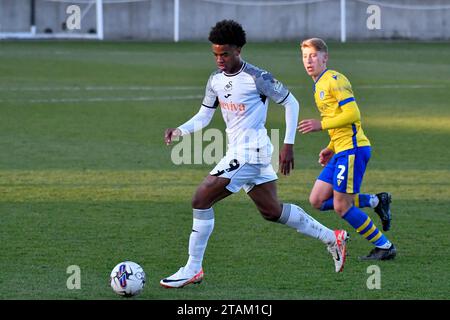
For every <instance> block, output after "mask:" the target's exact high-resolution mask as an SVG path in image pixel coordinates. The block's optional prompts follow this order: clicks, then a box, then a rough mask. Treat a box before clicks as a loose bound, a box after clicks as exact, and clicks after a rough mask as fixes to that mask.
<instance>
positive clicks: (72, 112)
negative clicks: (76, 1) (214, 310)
mask: <svg viewBox="0 0 450 320" xmlns="http://www.w3.org/2000/svg"><path fill="white" fill-rule="evenodd" d="M449 49H450V45H449V44H438V43H436V44H435V43H422V44H418V43H357V44H345V45H341V44H337V43H331V44H330V54H331V57H330V62H329V67H330V68H332V69H336V70H338V71H341V72H343V73H344V74H346V75H347V77H349V79H350V81H351V82H352V84H353V87H354V90H355V96H356V99H357V101H358V103H359V106H360V109H361V112H362V117H363V118H362V120H363V127H364V129H365V132H366V134H367V135H368V137H369V139H370V140H371V142H372V145H373V153H372V159H371V161H370V164H369V167H368V170H367V173H366V177H365V180H364V184H363V191H365V192H369V193H375V192H380V191H390V192H391V193H392V194H393V204H392V211H393V219H394V220H393V225H392V230H391V231H389V232H387V233H386V235H387V236H388V237H389V238H390V239H391V240H392V241H393V242H394V243H395V244H396V246H397V248H398V256H397V258H396V260H395V261H389V262H377V263H370V262H369V263H368V262H359V261H358V260H357V257H358V256H360V255H365V254H367V253H368V252H369V250H370V249H371V245H369V243H368V242H367V241H366V240H364V239H363V238H362V237H361V236H359V235H358V234H356V232H355V231H354V230H352V228H351V227H350V226H348V225H347V224H346V223H345V221H343V220H341V219H339V218H338V217H337V215H336V214H334V213H332V212H327V213H321V212H318V211H317V210H314V209H312V208H311V206H310V205H309V203H308V195H309V191H310V189H311V187H312V185H313V183H314V180H315V178H316V176H317V175H318V173H319V171H320V167H319V166H318V164H317V155H318V152H319V151H320V149H321V148H322V147H324V146H326V144H327V142H328V137H327V135H326V134H325V133H321V134H320V133H316V134H310V135H306V136H301V135H298V136H297V141H296V146H295V155H296V159H295V161H296V162H295V170H294V172H293V173H292V174H291V176H290V177H287V178H286V177H281V176H280V179H279V186H278V193H279V197H280V199H282V201H286V202H294V203H298V204H299V205H301V206H302V207H304V208H305V209H306V210H307V211H308V212H310V213H311V215H312V216H314V217H315V218H317V219H318V220H320V221H321V222H322V223H324V224H326V225H327V226H330V227H333V228H346V229H347V230H349V231H350V234H351V236H352V238H351V242H350V243H349V256H348V260H347V263H346V266H345V270H344V273H342V274H336V273H334V265H333V261H332V259H331V256H330V255H329V254H328V253H327V252H326V249H325V246H324V245H323V244H322V243H320V242H319V241H316V240H313V239H310V238H306V237H305V236H302V235H300V234H298V233H297V232H295V231H294V230H292V229H290V228H287V227H285V226H282V225H279V224H274V223H269V222H266V221H265V220H263V219H262V218H261V217H260V216H259V214H258V213H257V211H256V209H255V206H254V205H253V203H252V202H251V201H250V199H248V197H247V196H246V195H245V194H244V193H243V192H241V193H239V194H238V195H235V196H232V197H229V198H227V199H225V200H223V201H222V202H220V203H219V204H217V205H216V206H215V212H216V226H215V230H214V232H213V234H212V236H211V238H210V241H209V245H208V249H207V251H206V255H205V260H204V269H205V280H204V282H203V283H202V284H201V285H199V286H189V287H186V288H184V289H182V290H167V289H164V288H161V287H160V286H159V280H160V279H161V278H163V277H165V276H168V275H170V274H172V273H173V272H175V271H176V270H178V268H179V267H180V266H182V265H183V264H184V263H185V262H186V259H187V245H188V238H189V234H190V230H191V226H192V212H191V208H190V200H191V196H192V194H193V192H194V191H195V189H196V186H197V185H198V184H199V183H200V182H201V181H202V179H203V177H204V176H205V175H207V173H208V172H209V170H210V169H211V167H212V166H211V165H205V164H204V165H181V166H176V165H174V164H173V163H172V161H171V158H170V154H171V148H170V147H166V146H165V145H164V143H163V131H164V129H165V128H166V127H171V126H176V125H179V124H181V123H182V122H184V121H185V120H187V119H188V118H189V117H190V116H191V115H193V114H194V113H195V112H196V111H197V110H198V108H199V105H200V102H201V98H202V95H203V92H204V86H205V84H206V81H207V79H208V76H209V74H210V72H211V71H212V70H214V68H215V65H214V60H213V56H212V54H211V52H210V47H209V44H207V43H197V44H192V43H181V44H150V43H108V42H105V43H94V42H90V43H81V42H2V43H0V57H1V60H2V63H1V65H0V92H1V96H0V214H1V223H0V237H1V243H2V254H1V259H0V268H1V270H2V273H1V274H0V283H1V284H2V287H3V288H4V290H2V291H1V293H0V298H1V299H121V298H120V297H118V296H115V295H114V293H113V292H112V291H111V289H110V287H109V279H108V278H109V273H110V271H111V269H112V268H113V267H114V266H115V265H116V264H117V263H118V262H120V261H121V260H125V259H129V260H132V261H135V262H137V263H139V264H141V266H143V268H144V270H145V271H146V273H147V284H146V287H145V289H144V291H143V293H142V294H141V295H140V296H138V297H136V299H447V298H448V293H449V292H450V279H449V273H448V265H449V256H450V252H449V247H450V243H449V242H450V241H449V236H448V232H449V225H450V224H449V222H450V212H449V207H450V200H449V199H450V170H449V165H448V158H449V155H450V152H449V148H448V143H449V139H450V111H449V109H448V101H449V99H450V93H449V92H450V79H449V78H448V77H446V76H445V75H448V74H450V56H449V55H448V54H446V52H448V51H449ZM243 58H244V59H246V60H248V61H249V62H250V63H253V64H256V65H258V66H260V67H262V68H265V69H267V70H269V71H271V72H272V73H273V74H274V75H275V76H276V77H277V78H278V79H279V80H281V81H282V82H283V83H285V84H286V85H287V86H288V87H289V88H291V91H292V92H293V93H294V94H295V95H296V97H297V98H298V99H299V100H300V102H301V113H300V117H301V118H302V119H304V118H311V117H315V118H317V117H318V112H317V110H316V108H315V106H314V104H313V96H312V90H311V87H312V82H311V80H310V79H309V78H308V77H307V76H306V74H305V72H304V70H303V67H302V66H301V64H300V60H299V52H298V45H297V44H296V43H276V44H248V45H247V46H246V47H245V48H244V50H243ZM210 127H216V128H219V129H223V128H224V124H223V120H222V119H221V115H220V112H216V114H215V116H214V119H213V122H212V123H211V124H210ZM267 127H268V128H269V129H271V128H280V127H281V128H283V129H282V130H281V132H280V140H282V139H283V136H284V110H283V109H282V107H280V106H277V105H275V104H274V103H271V106H270V107H269V114H268V121H267ZM206 144H207V143H205V145H206ZM365 211H366V212H368V213H369V215H370V216H371V217H372V218H373V220H374V222H375V223H376V224H377V226H379V227H381V223H380V222H379V219H378V217H377V216H376V215H375V214H373V211H372V210H365ZM372 264H376V265H378V266H379V267H380V269H381V289H380V290H369V289H368V288H367V286H366V282H367V279H368V277H369V276H370V275H371V274H368V273H367V267H368V266H370V265H372ZM70 265H78V266H80V268H81V289H80V290H68V289H67V287H66V281H67V278H68V277H69V276H70V274H67V273H66V268H67V267H68V266H70Z"/></svg>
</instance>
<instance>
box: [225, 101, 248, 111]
mask: <svg viewBox="0 0 450 320" xmlns="http://www.w3.org/2000/svg"><path fill="white" fill-rule="evenodd" d="M219 103H220V107H221V108H222V109H225V110H229V111H245V104H243V103H233V102H224V101H219Z"/></svg>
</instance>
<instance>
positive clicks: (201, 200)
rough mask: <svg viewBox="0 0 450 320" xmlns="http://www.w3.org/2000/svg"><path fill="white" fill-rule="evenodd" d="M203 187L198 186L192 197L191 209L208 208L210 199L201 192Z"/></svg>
mask: <svg viewBox="0 0 450 320" xmlns="http://www.w3.org/2000/svg"><path fill="white" fill-rule="evenodd" d="M203 189H204V188H203V187H200V188H199V189H198V190H197V192H196V193H195V195H194V196H193V197H192V201H191V205H192V208H193V209H208V208H211V206H212V201H211V200H210V199H209V198H208V197H207V196H206V193H205V192H203V191H204V190H203Z"/></svg>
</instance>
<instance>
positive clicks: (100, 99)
mask: <svg viewBox="0 0 450 320" xmlns="http://www.w3.org/2000/svg"><path fill="white" fill-rule="evenodd" d="M202 98H203V95H195V96H182V97H170V96H167V97H95V98H61V99H58V98H49V99H28V100H0V103H3V102H15V103H17V102H22V103H77V102H121V101H171V100H196V99H202Z"/></svg>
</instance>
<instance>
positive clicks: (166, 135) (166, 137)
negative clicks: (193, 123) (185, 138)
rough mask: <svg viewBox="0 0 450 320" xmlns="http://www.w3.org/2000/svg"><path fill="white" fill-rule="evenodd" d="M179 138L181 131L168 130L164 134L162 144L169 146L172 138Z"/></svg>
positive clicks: (175, 129) (176, 129)
mask: <svg viewBox="0 0 450 320" xmlns="http://www.w3.org/2000/svg"><path fill="white" fill-rule="evenodd" d="M178 136H181V130H180V129H178V128H169V129H166V131H165V132H164V142H165V143H166V145H170V144H171V143H172V139H173V138H174V137H178Z"/></svg>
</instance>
